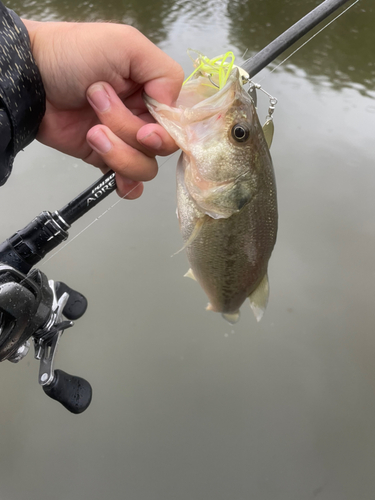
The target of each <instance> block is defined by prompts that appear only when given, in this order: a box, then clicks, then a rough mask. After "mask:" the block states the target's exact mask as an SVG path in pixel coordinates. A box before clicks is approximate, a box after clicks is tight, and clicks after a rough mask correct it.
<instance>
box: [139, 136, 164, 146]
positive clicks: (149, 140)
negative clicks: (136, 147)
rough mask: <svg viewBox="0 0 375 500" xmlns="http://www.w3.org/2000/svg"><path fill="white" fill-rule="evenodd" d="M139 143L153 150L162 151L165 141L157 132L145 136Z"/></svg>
mask: <svg viewBox="0 0 375 500" xmlns="http://www.w3.org/2000/svg"><path fill="white" fill-rule="evenodd" d="M139 142H141V143H142V144H144V145H145V146H147V147H148V148H151V149H160V148H161V147H162V145H163V141H162V140H161V138H160V137H159V136H158V135H157V134H155V132H151V134H148V135H145V136H144V137H142V138H141V139H139Z"/></svg>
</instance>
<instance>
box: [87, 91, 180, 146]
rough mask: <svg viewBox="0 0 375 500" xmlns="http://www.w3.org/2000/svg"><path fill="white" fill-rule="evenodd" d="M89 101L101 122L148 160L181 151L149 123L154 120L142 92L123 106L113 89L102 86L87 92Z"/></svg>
mask: <svg viewBox="0 0 375 500" xmlns="http://www.w3.org/2000/svg"><path fill="white" fill-rule="evenodd" d="M87 99H88V101H89V102H90V104H91V106H92V107H93V108H94V111H95V113H96V114H97V116H98V118H99V120H100V122H101V123H102V124H103V125H106V126H107V127H108V128H109V129H111V130H112V132H113V133H114V134H116V135H117V136H118V137H119V138H120V139H121V140H123V141H124V142H126V143H127V144H128V145H129V146H132V147H133V148H136V149H138V150H139V151H142V152H143V153H145V154H146V155H148V156H155V155H160V156H167V155H169V154H171V153H174V152H175V151H177V149H178V147H177V146H176V144H175V142H174V140H173V139H172V138H171V136H170V135H169V134H168V133H167V132H166V131H165V130H164V128H163V127H161V126H160V125H158V124H156V123H148V122H153V121H154V120H153V118H152V117H151V115H150V114H149V113H148V111H147V108H146V105H145V103H144V101H143V99H142V92H141V91H137V92H135V93H134V94H133V95H131V96H128V97H127V98H125V99H124V102H123V101H122V100H121V99H120V98H119V96H118V95H117V94H116V92H115V91H114V89H113V88H112V87H111V85H109V84H108V83H105V82H98V83H95V84H93V85H91V87H89V89H88V90H87ZM125 104H126V105H125Z"/></svg>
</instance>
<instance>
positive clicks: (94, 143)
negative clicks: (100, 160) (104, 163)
mask: <svg viewBox="0 0 375 500" xmlns="http://www.w3.org/2000/svg"><path fill="white" fill-rule="evenodd" d="M87 142H88V143H89V144H90V146H91V147H92V149H94V150H95V151H96V152H97V153H99V154H105V153H108V151H110V149H111V148H112V144H111V141H110V140H109V139H108V137H107V136H106V135H105V133H104V132H103V131H102V130H100V129H99V130H97V131H96V132H94V133H93V134H92V135H90V137H88V138H87Z"/></svg>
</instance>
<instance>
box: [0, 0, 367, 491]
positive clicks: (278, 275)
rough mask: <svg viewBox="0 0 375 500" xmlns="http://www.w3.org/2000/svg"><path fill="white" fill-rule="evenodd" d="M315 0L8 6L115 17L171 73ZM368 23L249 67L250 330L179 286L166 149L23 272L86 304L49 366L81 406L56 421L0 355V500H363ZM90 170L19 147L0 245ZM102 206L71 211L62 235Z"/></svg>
mask: <svg viewBox="0 0 375 500" xmlns="http://www.w3.org/2000/svg"><path fill="white" fill-rule="evenodd" d="M318 3H319V2H318V1H308V0H306V1H304V2H300V1H297V0H278V1H272V0H268V1H265V0H264V1H261V0H253V1H239V0H232V1H230V2H224V1H211V0H209V1H207V0H202V1H189V2H187V1H182V0H181V1H179V2H174V1H172V0H166V1H163V0H156V1H153V2H151V1H145V0H138V1H135V0H129V1H128V2H127V1H120V0H115V1H107V2H104V1H102V2H99V1H97V2H95V1H93V2H91V3H90V2H89V1H85V2H68V1H62V0H50V1H45V2H41V1H35V0H33V1H26V2H21V1H19V0H15V1H12V2H9V4H8V6H10V7H12V8H13V9H14V10H15V11H17V12H18V13H19V14H22V15H23V16H25V17H29V18H34V19H41V20H66V21H71V20H76V21H85V20H90V21H92V20H99V19H103V20H113V21H118V22H128V23H132V24H134V25H135V26H137V27H138V28H139V29H141V30H142V31H143V32H144V33H145V34H146V35H147V36H149V37H150V38H151V39H152V40H153V41H155V42H156V43H157V44H158V45H159V46H160V47H161V48H163V49H164V50H165V51H166V52H168V53H169V54H170V55H171V56H172V57H174V58H175V59H177V60H178V61H179V62H180V63H181V64H182V65H183V66H184V69H185V71H186V73H187V74H188V73H189V72H190V71H191V65H190V60H189V58H188V57H187V55H186V49H187V48H188V47H192V48H196V49H198V50H200V51H201V52H203V53H205V54H207V55H209V56H214V55H217V54H220V53H222V52H224V51H226V50H229V49H232V50H233V51H234V52H235V53H236V54H237V56H238V57H239V59H240V60H241V57H242V56H243V54H244V53H245V51H247V52H246V56H245V58H247V57H249V56H250V55H251V54H252V53H255V52H256V51H258V50H260V49H261V48H262V47H263V46H265V45H266V44H267V43H268V42H269V41H271V40H272V39H274V38H275V37H276V36H277V35H278V34H279V33H281V32H282V31H283V30H285V29H286V28H287V27H288V26H290V25H291V24H292V23H293V22H294V21H296V20H298V19H299V18H300V17H302V16H303V15H304V14H305V13H307V12H308V11H309V10H311V9H312V8H313V7H314V6H315V5H317V4H318ZM374 14H375V9H374V6H373V2H371V0H361V1H360V2H359V3H358V4H357V5H356V6H355V7H353V9H352V10H351V11H349V12H348V13H347V14H345V15H344V16H343V17H341V18H340V19H339V20H338V21H336V22H335V23H333V24H332V25H331V26H329V27H328V28H327V29H326V30H325V31H324V32H323V33H321V34H319V35H318V36H317V37H316V38H314V39H313V40H312V41H311V42H309V44H308V45H307V46H306V47H304V48H303V49H302V50H301V51H299V52H298V53H297V54H295V55H294V56H293V57H292V58H291V59H290V60H289V61H288V62H287V63H285V64H284V65H283V66H281V67H280V68H278V69H277V70H275V71H274V72H273V73H270V69H266V70H264V71H263V72H262V73H260V74H259V75H258V78H257V80H258V81H262V85H263V86H264V88H265V89H266V90H267V91H268V92H270V93H271V94H273V95H275V96H276V97H277V98H278V99H279V104H278V105H277V109H276V112H275V125H276V134H275V138H274V143H273V146H272V156H273V160H274V165H275V170H276V176H277V185H278V196H279V209H280V229H279V236H278V241H277V245H276V249H275V251H274V254H273V257H272V259H271V265H270V271H269V276H270V284H271V297H270V302H269V306H268V309H267V312H266V314H265V317H264V319H263V320H262V322H261V323H260V324H256V321H255V319H254V317H253V316H252V313H251V311H250V308H247V307H246V306H244V307H243V311H242V318H241V321H240V323H239V324H238V325H236V326H235V327H230V326H229V325H227V324H226V323H225V322H224V321H223V320H222V319H221V318H220V316H219V315H215V314H212V313H208V312H206V311H205V309H204V308H205V305H206V297H205V295H204V294H203V292H202V291H201V289H200V288H199V287H198V286H197V285H196V283H194V282H193V281H191V280H184V279H183V278H182V276H183V274H184V273H185V272H186V270H187V267H188V266H187V261H186V257H185V255H184V254H183V253H181V254H178V255H177V256H175V257H173V258H171V255H172V254H173V253H175V252H176V251H177V250H178V249H179V248H181V238H180V235H179V230H178V224H177V220H176V216H175V180H174V174H175V165H176V161H177V155H175V156H173V157H172V158H171V159H169V160H168V161H167V162H165V159H162V160H161V161H160V165H161V167H160V173H159V175H158V177H157V178H156V179H155V180H154V181H152V182H151V183H149V184H148V185H147V186H146V189H145V193H144V195H143V196H142V197H141V198H140V199H139V200H137V201H135V202H126V201H122V202H120V203H118V204H117V205H115V206H114V207H113V209H112V210H110V211H109V213H107V214H106V215H105V216H103V217H101V218H100V219H99V220H98V221H97V222H96V223H95V224H93V225H92V226H90V228H89V229H87V230H86V231H85V232H84V233H82V234H81V235H79V236H78V237H77V238H76V239H75V240H74V241H72V242H71V244H69V245H68V246H67V247H65V248H63V250H62V251H61V252H60V253H58V254H57V255H56V256H54V257H53V258H52V259H51V260H50V261H48V262H47V263H45V264H44V265H43V266H42V270H43V271H44V272H45V273H46V274H47V275H48V277H49V278H53V279H56V280H58V279H61V280H63V281H66V282H67V283H68V284H70V285H71V286H73V287H75V288H77V289H79V290H80V291H82V292H83V293H85V294H86V295H87V297H88V299H89V309H88V311H87V313H86V315H85V317H83V318H82V319H81V320H79V321H77V323H76V326H75V327H74V329H72V330H68V331H66V333H65V334H64V338H63V340H62V342H61V345H60V348H59V352H58V356H57V363H56V364H57V367H59V368H62V369H64V370H66V371H68V372H70V373H76V374H79V375H82V376H84V377H85V378H87V379H88V380H89V381H90V382H91V384H92V385H93V388H94V399H93V402H92V405H91V407H90V408H89V410H87V412H86V413H84V414H82V415H80V416H74V415H71V414H69V413H68V412H66V411H65V410H64V409H63V408H62V407H61V406H60V405H58V404H57V403H55V402H54V401H52V400H50V399H49V398H47V397H46V396H45V395H44V394H43V391H42V390H41V389H40V388H39V387H38V384H37V374H38V365H37V362H36V361H34V360H33V358H32V354H29V355H28V356H27V357H26V358H25V359H24V360H23V362H22V363H20V364H19V365H18V366H17V365H11V364H10V363H7V362H4V363H3V364H2V365H1V366H0V370H1V374H2V378H1V380H2V383H1V384H0V397H1V409H2V411H1V413H0V424H1V432H0V450H1V451H0V465H1V466H0V485H1V487H0V499H1V500H21V499H22V500H23V499H28V500H49V499H51V498H53V499H56V500H82V499H86V498H87V499H90V500H102V499H103V498H105V499H107V500H117V499H122V498H126V499H127V500H128V499H129V500H228V499H231V500H248V499H251V500H274V499H275V500H276V499H277V500H304V499H306V500H307V499H315V498H318V499H319V500H353V499H356V500H370V499H371V498H373V495H374V493H373V491H374V488H375V479H374V474H373V471H374V467H375V432H374V422H375V369H374V362H373V359H374V356H375V332H374V329H375V328H374V323H375V321H374V320H375V307H374V304H375V302H374V301H375V299H374V296H375V257H374V246H375V231H374V227H375V223H374V214H375V199H374V195H373V193H374V189H375V171H374V169H375V154H374V131H375V100H374V98H375V66H374V46H375V34H374V33H375V32H374V23H375V15H374ZM290 52H291V51H289V53H290ZM281 59H282V58H281ZM281 59H280V60H279V61H278V62H280V61H281ZM274 66H275V65H274ZM271 69H272V67H271ZM266 105H267V102H266V101H263V102H261V104H260V115H261V116H263V115H264V116H265V113H266ZM97 177H98V173H97V171H95V170H94V169H92V168H91V167H89V166H88V165H85V164H83V163H80V162H78V161H77V160H74V159H72V158H69V157H67V156H64V155H62V154H59V153H57V152H55V151H53V150H51V149H48V148H46V147H44V146H42V145H40V144H37V143H34V144H33V145H31V146H30V147H28V148H27V149H26V150H25V151H24V152H23V153H21V154H20V155H19V156H18V158H17V162H16V165H15V168H14V173H13V175H12V177H11V178H10V180H9V182H8V183H7V184H6V185H5V186H4V187H2V188H1V191H0V194H1V196H0V209H1V214H2V215H1V227H0V237H1V241H2V240H4V239H5V238H6V237H8V236H10V235H11V234H12V233H13V232H14V231H15V230H16V229H18V228H20V227H23V226H24V225H25V224H26V223H27V222H28V221H29V220H30V219H31V218H32V217H33V216H34V215H36V214H38V213H39V212H40V211H42V210H46V209H48V210H55V209H58V208H61V207H62V206H63V205H64V204H65V203H66V202H67V201H69V200H70V199H71V198H73V197H74V196H75V195H76V194H78V193H79V192H80V191H81V190H83V189H84V188H85V187H87V186H88V185H89V184H90V183H91V182H93V181H94V180H95V179H96V178H97ZM115 202H116V196H115V195H113V197H110V198H108V199H107V200H106V201H104V202H103V203H102V204H101V206H98V207H97V208H96V209H95V211H94V212H91V213H90V214H88V215H87V216H86V217H85V218H84V219H83V220H81V221H79V222H77V223H76V224H75V225H74V226H73V228H72V230H71V232H70V234H71V239H72V237H73V236H74V235H76V234H78V233H79V232H80V231H81V230H82V229H84V228H85V227H86V226H87V225H88V224H89V223H90V222H92V221H93V220H94V219H95V217H97V216H99V215H101V214H102V213H103V212H104V211H105V210H106V209H107V208H108V207H109V206H111V205H113V204H114V203H115Z"/></svg>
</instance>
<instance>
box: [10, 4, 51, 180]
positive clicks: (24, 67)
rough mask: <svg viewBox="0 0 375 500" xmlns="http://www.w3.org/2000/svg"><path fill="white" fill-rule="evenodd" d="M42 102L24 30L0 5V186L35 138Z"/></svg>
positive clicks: (43, 104)
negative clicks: (22, 150)
mask: <svg viewBox="0 0 375 500" xmlns="http://www.w3.org/2000/svg"><path fill="white" fill-rule="evenodd" d="M45 103H46V96H45V91H44V87H43V82H42V78H41V76H40V73H39V70H38V68H37V66H36V64H35V61H34V58H33V56H32V53H31V49H30V40H29V36H28V33H27V30H26V27H25V25H24V24H23V23H22V21H21V20H20V18H19V17H18V16H17V15H16V14H15V13H14V12H13V11H10V10H8V9H7V8H6V7H4V5H3V4H2V3H0V186H1V185H3V184H4V183H5V182H6V180H7V178H8V177H9V175H10V173H11V170H12V166H13V160H14V158H15V156H16V154H17V153H18V152H19V151H21V149H23V148H24V147H26V146H27V145H28V144H30V142H31V141H33V140H34V139H35V137H36V134H37V132H38V128H39V125H40V123H41V121H42V118H43V116H44V113H45Z"/></svg>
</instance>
